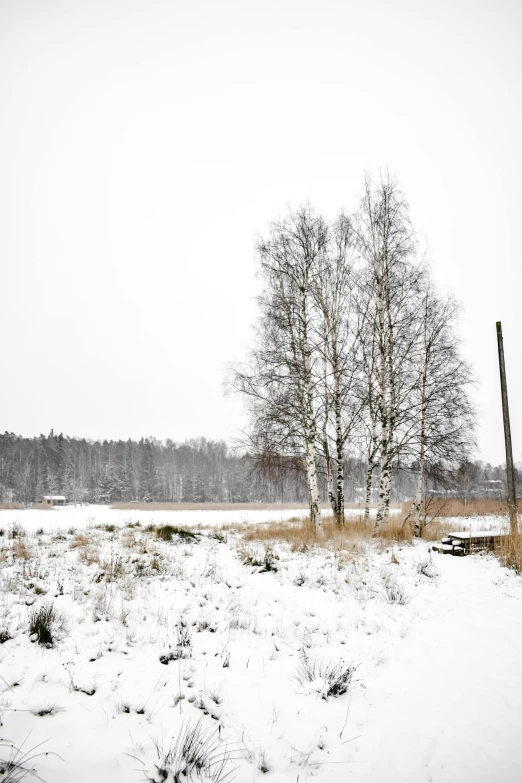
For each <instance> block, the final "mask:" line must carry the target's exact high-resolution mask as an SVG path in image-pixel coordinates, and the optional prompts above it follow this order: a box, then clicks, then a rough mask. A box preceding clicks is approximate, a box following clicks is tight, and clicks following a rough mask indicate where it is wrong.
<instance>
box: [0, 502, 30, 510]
mask: <svg viewBox="0 0 522 783" xmlns="http://www.w3.org/2000/svg"><path fill="white" fill-rule="evenodd" d="M24 508H25V506H24V504H23V503H0V511H4V510H8V509H15V510H16V511H20V510H21V509H24Z"/></svg>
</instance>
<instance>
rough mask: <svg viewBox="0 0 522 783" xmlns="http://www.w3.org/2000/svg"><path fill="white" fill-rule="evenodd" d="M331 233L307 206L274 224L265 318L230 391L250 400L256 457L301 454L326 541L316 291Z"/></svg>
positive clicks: (265, 265) (263, 261)
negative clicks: (320, 475) (320, 481)
mask: <svg viewBox="0 0 522 783" xmlns="http://www.w3.org/2000/svg"><path fill="white" fill-rule="evenodd" d="M328 238H329V228H328V225H327V223H326V222H325V221H324V220H323V218H322V217H320V216H318V215H316V214H315V213H314V212H313V210H312V209H311V207H309V206H304V207H301V208H299V209H298V210H297V211H296V212H294V213H291V214H290V215H289V216H288V217H287V218H286V219H284V220H282V221H279V222H277V223H273V224H272V225H271V227H270V232H269V236H268V238H267V239H265V240H261V241H260V242H259V243H258V246H257V250H258V254H259V260H260V274H261V277H262V279H263V282H264V291H263V294H262V295H261V296H260V297H259V305H260V309H261V317H260V320H259V323H258V328H257V334H256V342H255V346H254V348H253V349H252V350H251V352H250V356H249V361H248V363H247V365H246V366H243V367H236V368H234V369H233V372H232V377H231V385H232V387H233V388H235V389H236V390H238V391H240V392H241V393H242V394H243V395H244V396H245V397H246V398H247V400H248V403H249V413H250V418H251V422H252V429H251V439H252V442H253V444H254V445H255V447H256V448H257V449H258V453H261V454H262V453H263V451H264V453H265V455H266V454H268V455H272V456H274V457H275V456H281V455H288V456H295V455H296V454H297V455H300V457H301V458H302V460H303V464H304V466H305V470H306V475H307V481H308V491H309V499H310V519H311V522H312V524H313V526H314V528H315V530H316V533H317V535H318V536H322V535H323V531H322V520H321V507H320V500H319V484H318V474H317V446H318V440H319V438H318V427H317V384H318V377H319V376H320V369H319V368H318V355H317V345H316V342H315V340H316V339H317V330H316V328H315V324H314V318H315V309H314V291H316V290H317V287H318V274H319V271H320V269H321V268H323V266H324V256H325V253H326V252H327V247H328Z"/></svg>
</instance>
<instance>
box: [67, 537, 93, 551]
mask: <svg viewBox="0 0 522 783" xmlns="http://www.w3.org/2000/svg"><path fill="white" fill-rule="evenodd" d="M90 540H91V539H90V538H89V537H88V536H85V535H83V533H78V535H76V536H75V537H74V538H73V540H72V541H71V546H70V548H71V549H80V548H81V547H84V546H88V545H89V543H90Z"/></svg>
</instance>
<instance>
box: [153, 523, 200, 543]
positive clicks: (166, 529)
mask: <svg viewBox="0 0 522 783" xmlns="http://www.w3.org/2000/svg"><path fill="white" fill-rule="evenodd" d="M156 535H157V537H158V538H161V540H162V541H172V539H173V537H174V536H177V537H178V538H180V539H185V540H187V541H197V536H196V534H195V533H193V532H192V531H191V530H185V528H182V527H175V526H173V525H161V526H160V527H158V528H156Z"/></svg>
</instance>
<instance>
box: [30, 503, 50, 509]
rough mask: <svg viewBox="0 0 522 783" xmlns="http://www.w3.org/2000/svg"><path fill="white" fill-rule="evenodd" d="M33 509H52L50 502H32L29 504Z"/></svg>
mask: <svg viewBox="0 0 522 783" xmlns="http://www.w3.org/2000/svg"><path fill="white" fill-rule="evenodd" d="M31 508H32V509H34V510H35V511H52V510H53V506H51V504H50V503H33V505H32V506H31Z"/></svg>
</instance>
